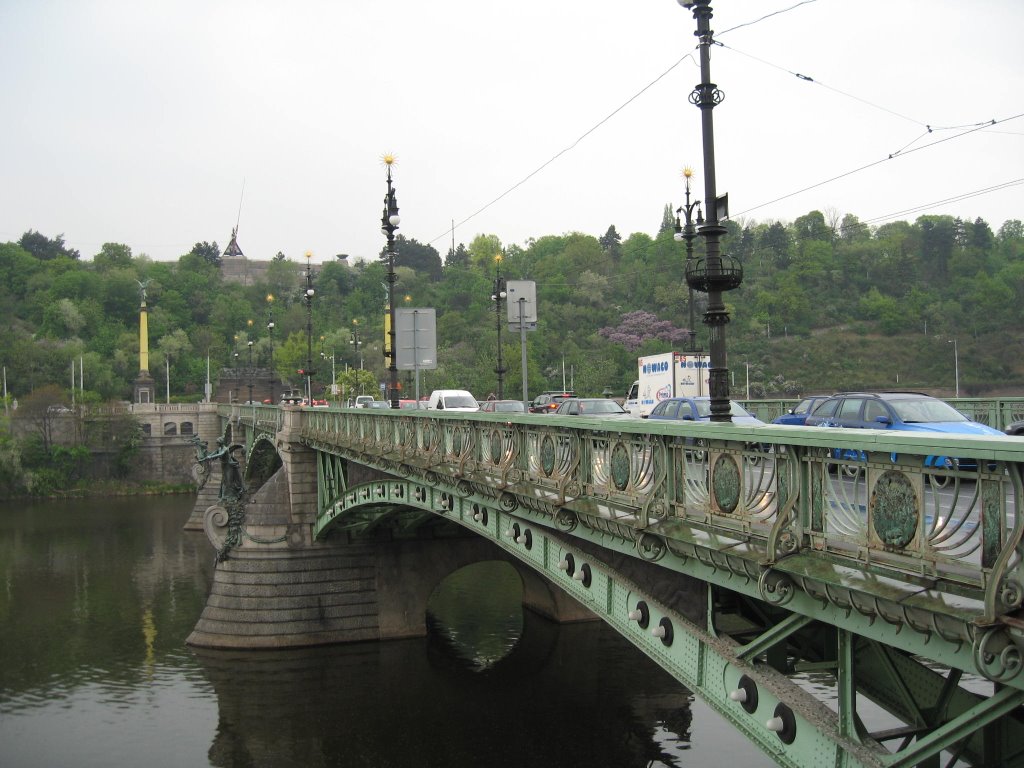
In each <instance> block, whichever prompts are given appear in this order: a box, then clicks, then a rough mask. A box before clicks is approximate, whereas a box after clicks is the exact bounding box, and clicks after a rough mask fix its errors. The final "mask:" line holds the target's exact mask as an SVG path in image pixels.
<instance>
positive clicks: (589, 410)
mask: <svg viewBox="0 0 1024 768" xmlns="http://www.w3.org/2000/svg"><path fill="white" fill-rule="evenodd" d="M555 415H556V416H596V417H598V418H601V419H629V418H632V416H631V415H630V413H629V411H627V410H625V409H624V408H623V407H622V406H621V405H619V404H618V403H617V402H615V401H614V400H609V399H607V398H604V397H569V398H566V399H564V400H562V402H561V403H559V405H558V408H557V410H556V411H555Z"/></svg>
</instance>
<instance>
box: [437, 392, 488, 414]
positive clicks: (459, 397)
mask: <svg viewBox="0 0 1024 768" xmlns="http://www.w3.org/2000/svg"><path fill="white" fill-rule="evenodd" d="M427 409H428V410H431V411H433V410H437V411H479V410H480V406H479V404H478V403H477V401H476V398H475V397H473V395H472V394H470V393H469V392H468V391H466V390H465V389H435V390H434V391H433V392H431V393H430V399H429V400H428V401H427Z"/></svg>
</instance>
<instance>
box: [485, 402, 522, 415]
mask: <svg viewBox="0 0 1024 768" xmlns="http://www.w3.org/2000/svg"><path fill="white" fill-rule="evenodd" d="M480 412H481V413H526V408H525V407H524V406H523V401H522V400H484V401H483V402H482V403H480Z"/></svg>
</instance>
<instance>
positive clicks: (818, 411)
mask: <svg viewBox="0 0 1024 768" xmlns="http://www.w3.org/2000/svg"><path fill="white" fill-rule="evenodd" d="M806 423H807V426H809V427H814V426H820V427H843V428H847V429H897V430H903V431H908V432H932V433H947V434H956V435H1002V434H1003V433H1002V432H1000V431H999V430H998V429H994V428H992V427H990V426H988V425H987V424H981V423H979V422H977V421H971V420H970V419H968V418H967V417H966V416H964V415H963V414H962V413H960V411H958V410H956V409H955V408H954V407H953V406H951V405H950V404H949V403H946V402H944V401H942V400H939V399H938V398H937V397H931V396H930V395H925V394H923V393H921V392H841V393H839V394H837V395H833V396H832V397H830V398H828V399H827V400H825V401H824V402H823V403H821V404H820V405H819V406H818V407H816V408H815V409H814V413H812V414H811V415H810V416H808V417H807V422H806ZM833 455H834V456H835V457H836V458H846V459H852V460H855V461H856V460H860V461H863V460H864V458H865V457H864V455H863V453H862V452H858V451H851V450H848V449H842V448H836V449H834V450H833ZM924 464H925V466H926V467H943V468H951V467H959V468H961V469H975V468H976V467H977V462H975V461H974V460H973V459H963V460H961V459H954V458H950V457H947V456H927V457H925V461H924Z"/></svg>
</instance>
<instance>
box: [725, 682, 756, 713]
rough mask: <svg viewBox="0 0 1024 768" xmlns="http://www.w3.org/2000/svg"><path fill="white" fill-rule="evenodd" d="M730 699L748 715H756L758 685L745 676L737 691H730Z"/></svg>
mask: <svg viewBox="0 0 1024 768" xmlns="http://www.w3.org/2000/svg"><path fill="white" fill-rule="evenodd" d="M729 699H730V700H731V701H735V702H737V703H738V704H739V705H740V706H742V707H743V709H744V710H746V712H747V713H748V714H751V715H752V714H754V712H755V711H756V710H757V684H756V683H755V682H754V681H753V680H751V679H750V678H749V677H747V676H746V675H743V676H742V677H741V678H740V681H739V683H738V684H737V686H736V690H734V691H729Z"/></svg>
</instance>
